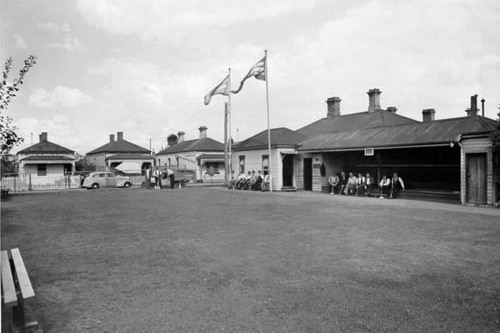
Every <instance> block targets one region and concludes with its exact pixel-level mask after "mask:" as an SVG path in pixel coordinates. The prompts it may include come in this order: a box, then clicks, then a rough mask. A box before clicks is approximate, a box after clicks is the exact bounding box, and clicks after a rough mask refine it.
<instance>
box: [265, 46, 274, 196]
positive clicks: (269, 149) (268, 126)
mask: <svg viewBox="0 0 500 333" xmlns="http://www.w3.org/2000/svg"><path fill="white" fill-rule="evenodd" d="M264 56H265V59H266V61H265V62H264V66H265V73H266V108H267V151H268V157H267V165H268V171H267V174H268V175H269V192H272V191H273V177H272V174H271V170H272V168H271V160H272V159H271V127H270V124H269V71H268V70H267V50H264Z"/></svg>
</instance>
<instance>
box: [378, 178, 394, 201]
mask: <svg viewBox="0 0 500 333" xmlns="http://www.w3.org/2000/svg"><path fill="white" fill-rule="evenodd" d="M379 185H380V186H379V187H380V197H381V198H383V197H384V196H385V195H388V194H389V191H390V190H391V180H390V179H389V178H387V176H386V175H383V176H382V180H380V184H379Z"/></svg>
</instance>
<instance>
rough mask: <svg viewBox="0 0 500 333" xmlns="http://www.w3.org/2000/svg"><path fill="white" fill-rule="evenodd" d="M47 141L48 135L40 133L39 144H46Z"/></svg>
mask: <svg viewBox="0 0 500 333" xmlns="http://www.w3.org/2000/svg"><path fill="white" fill-rule="evenodd" d="M47 141H48V135H47V132H42V133H41V134H40V142H47Z"/></svg>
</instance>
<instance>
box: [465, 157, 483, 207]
mask: <svg viewBox="0 0 500 333" xmlns="http://www.w3.org/2000/svg"><path fill="white" fill-rule="evenodd" d="M466 159H467V169H466V175H467V184H466V186H467V192H466V193H467V199H466V200H467V203H469V204H475V205H485V204H486V154H467V155H466Z"/></svg>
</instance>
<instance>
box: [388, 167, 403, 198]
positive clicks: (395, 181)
mask: <svg viewBox="0 0 500 333" xmlns="http://www.w3.org/2000/svg"><path fill="white" fill-rule="evenodd" d="M399 190H403V191H404V190H405V183H404V182H403V179H402V178H401V177H399V176H398V173H397V172H394V174H393V175H392V179H391V199H396V198H397V197H398V194H399Z"/></svg>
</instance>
